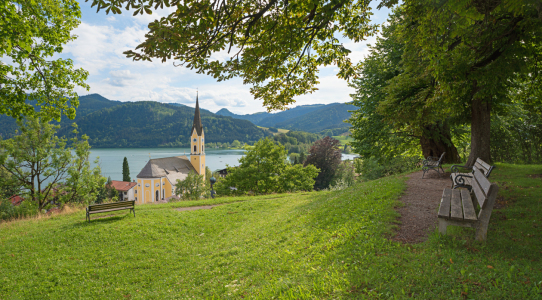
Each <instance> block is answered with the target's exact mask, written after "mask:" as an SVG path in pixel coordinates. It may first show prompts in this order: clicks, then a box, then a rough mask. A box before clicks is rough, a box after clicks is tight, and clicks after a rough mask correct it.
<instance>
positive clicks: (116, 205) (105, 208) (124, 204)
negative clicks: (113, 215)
mask: <svg viewBox="0 0 542 300" xmlns="http://www.w3.org/2000/svg"><path fill="white" fill-rule="evenodd" d="M124 209H129V210H131V211H132V212H133V213H134V217H135V200H132V201H120V202H113V203H104V204H94V205H89V206H88V207H87V220H88V221H89V222H90V215H91V214H97V213H103V212H110V211H117V210H124Z"/></svg>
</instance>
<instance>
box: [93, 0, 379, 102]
mask: <svg viewBox="0 0 542 300" xmlns="http://www.w3.org/2000/svg"><path fill="white" fill-rule="evenodd" d="M86 1H88V0H86ZM369 3H370V1H369V0H331V1H320V0H267V1H251V0H234V1H228V0H217V1H207V0H196V1H180V0H92V6H96V7H97V10H98V11H99V10H102V9H105V11H106V12H107V13H109V12H111V13H113V14H120V13H121V12H122V11H121V8H123V7H124V8H125V9H127V10H128V9H134V15H136V14H152V11H153V10H155V9H158V8H163V7H176V8H177V9H176V10H175V11H174V12H172V13H171V14H169V15H168V16H167V17H163V18H160V19H159V20H155V21H153V22H151V23H150V24H149V29H150V31H149V32H148V33H147V34H146V35H145V38H146V39H145V40H144V41H143V42H142V43H141V44H139V45H138V46H137V47H136V49H134V50H129V51H126V52H124V53H125V54H126V55H127V57H131V58H133V59H134V60H148V61H150V60H152V59H158V60H161V61H163V62H165V61H167V60H169V59H172V60H174V63H177V64H178V65H183V66H186V67H188V68H190V69H195V70H196V71H197V72H198V73H205V74H209V75H212V76H213V77H214V78H216V79H218V80H219V81H221V80H226V79H230V78H232V77H234V76H237V77H241V78H243V80H244V83H245V84H249V85H252V88H251V93H252V94H253V95H254V97H255V98H256V99H261V100H263V103H264V106H266V107H267V108H268V110H272V109H284V108H285V106H286V105H288V104H290V103H293V102H294V100H293V97H295V96H298V95H303V94H306V93H311V92H313V91H315V90H316V85H317V84H318V76H317V73H318V67H321V66H327V65H332V64H333V65H336V66H337V67H338V68H339V71H338V74H337V76H338V77H339V78H344V79H350V78H353V77H355V76H356V75H357V71H358V68H359V66H358V65H356V64H354V63H352V61H351V60H350V58H349V57H348V54H349V53H350V52H351V51H350V50H348V49H347V48H346V47H345V46H344V45H343V44H342V43H341V42H340V41H339V39H338V36H339V34H342V35H343V36H344V37H346V38H348V39H350V40H353V41H355V42H359V41H362V40H363V39H364V38H366V37H367V36H368V35H371V34H373V33H374V32H375V31H376V29H377V26H376V25H371V24H370V23H369V22H370V19H369V17H370V15H371V12H370V9H369ZM219 52H226V53H227V54H228V55H229V58H228V59H227V60H225V61H221V60H218V59H216V58H214V57H213V54H216V53H219Z"/></svg>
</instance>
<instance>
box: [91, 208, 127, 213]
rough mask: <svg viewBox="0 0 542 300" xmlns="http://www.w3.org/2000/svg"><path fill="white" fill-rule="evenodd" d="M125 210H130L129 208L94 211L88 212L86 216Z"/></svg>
mask: <svg viewBox="0 0 542 300" xmlns="http://www.w3.org/2000/svg"><path fill="white" fill-rule="evenodd" d="M125 209H131V207H122V208H120V207H119V208H111V209H103V210H96V211H89V212H88V214H89V215H91V214H97V213H103V212H109V211H116V210H125Z"/></svg>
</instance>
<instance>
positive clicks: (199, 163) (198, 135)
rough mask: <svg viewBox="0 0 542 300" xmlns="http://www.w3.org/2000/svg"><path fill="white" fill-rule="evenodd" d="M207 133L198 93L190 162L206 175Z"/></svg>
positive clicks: (199, 172) (191, 134)
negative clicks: (204, 130) (202, 120)
mask: <svg viewBox="0 0 542 300" xmlns="http://www.w3.org/2000/svg"><path fill="white" fill-rule="evenodd" d="M204 135H205V134H204V133H203V125H202V124H201V116H200V111H199V100H198V95H197V94H196V111H195V112H194V124H193V125H192V131H191V133H190V162H191V163H192V166H193V167H194V169H195V170H196V172H197V173H198V174H199V175H204V176H205V136H204Z"/></svg>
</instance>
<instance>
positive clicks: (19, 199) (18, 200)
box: [9, 195, 24, 206]
mask: <svg viewBox="0 0 542 300" xmlns="http://www.w3.org/2000/svg"><path fill="white" fill-rule="evenodd" d="M9 200H10V201H11V204H13V205H15V206H17V205H19V204H21V202H23V200H24V199H23V198H22V197H21V196H19V195H15V196H12V197H11V198H9Z"/></svg>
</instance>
